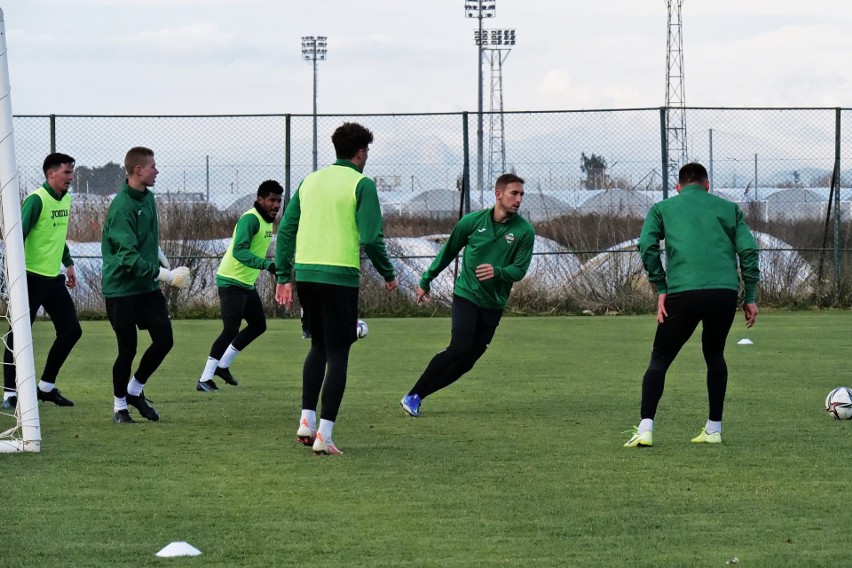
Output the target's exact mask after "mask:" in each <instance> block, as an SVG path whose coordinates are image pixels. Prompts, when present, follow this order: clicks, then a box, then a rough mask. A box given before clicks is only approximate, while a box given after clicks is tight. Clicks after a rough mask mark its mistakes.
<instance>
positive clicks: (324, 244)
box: [275, 122, 399, 454]
mask: <svg viewBox="0 0 852 568" xmlns="http://www.w3.org/2000/svg"><path fill="white" fill-rule="evenodd" d="M331 141H332V143H333V144H334V151H335V154H336V155H337V161H336V162H334V164H332V165H330V166H328V167H325V168H322V169H320V170H317V171H315V172H314V173H312V174H310V175H308V176H307V177H306V178H305V179H304V180H303V181H302V183H301V184H300V185H299V189H298V190H297V191H296V193H295V194H294V195H293V199H292V201H290V203H289V204H288V205H287V210H286V211H285V212H284V219H283V220H282V221H281V225H280V226H279V227H278V241H277V243H276V249H275V265H276V267H277V271H278V285H277V286H276V289H275V299H276V300H277V301H278V303H279V304H284V305H285V306H287V307H288V308H289V307H290V306H291V305H292V302H293V283H292V282H291V281H290V280H291V276H292V272H293V268H294V267H295V271H296V289H297V291H298V293H299V302H300V303H301V304H302V307H303V308H304V310H305V320H306V321H307V325H308V328H309V329H308V330H309V331H310V335H311V350H310V351H309V352H308V355H307V357H305V364H304V367H303V369H302V416H301V419H300V421H299V428H298V430H297V431H296V437H297V439H298V440H299V441H300V442H301V443H303V444H305V445H310V446H312V448H313V451H314V453H316V454H342V453H343V452H341V451H340V450H339V449H337V446H335V445H334V442H332V439H331V433H332V428H333V427H334V422H335V420H337V413H338V410H339V409H340V403H341V401H342V400H343V392H344V390H345V389H346V374H347V370H348V366H349V349H350V348H351V346H352V343H354V342H355V340H356V334H355V333H356V332H355V328H356V324H357V322H358V289H359V286H360V282H361V257H360V247H359V244H362V245H363V246H364V252H365V253H366V254H367V257H369V259H370V261H371V262H372V263H373V266H374V267H375V268H376V270H377V271H378V272H379V274H381V275H382V277H383V278H384V279H385V288H386V289H387V290H394V289H396V287H397V286H398V285H399V283H398V282H397V280H396V276H394V270H393V265H392V264H391V263H390V259H389V258H388V253H387V250H386V249H385V241H384V237H383V235H382V211H381V208H380V207H379V197H378V193H377V190H376V184H375V182H374V181H373V180H371V179H370V178H368V177H367V176H365V175H364V174H363V173H362V172H363V171H364V165H365V164H366V163H367V154H368V150H369V145H370V144H371V143H372V142H373V133H372V132H370V131H369V130H367V129H366V128H364V127H363V126H361V125H360V124H356V123H352V122H347V123H345V124H343V126H341V127H339V128H338V129H337V130H335V131H334V135H333V136H332V137H331ZM294 253H295V261H294ZM320 394H322V412H321V414H320V423H319V429H317V427H316V408H317V403H318V402H319V398H320Z"/></svg>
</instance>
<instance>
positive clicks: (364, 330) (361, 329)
mask: <svg viewBox="0 0 852 568" xmlns="http://www.w3.org/2000/svg"><path fill="white" fill-rule="evenodd" d="M369 332H370V330H369V328H368V327H367V322H365V321H364V320H358V325H356V326H355V334H356V335H357V336H358V339H364V338H365V337H367V334H368V333H369Z"/></svg>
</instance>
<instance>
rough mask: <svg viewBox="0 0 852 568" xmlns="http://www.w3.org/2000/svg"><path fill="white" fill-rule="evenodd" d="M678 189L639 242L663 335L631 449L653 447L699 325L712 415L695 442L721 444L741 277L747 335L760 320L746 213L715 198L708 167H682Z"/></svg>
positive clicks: (656, 209)
mask: <svg viewBox="0 0 852 568" xmlns="http://www.w3.org/2000/svg"><path fill="white" fill-rule="evenodd" d="M678 182H679V183H678V186H677V191H678V195H676V196H674V197H672V198H670V199H666V200H664V201H660V202H659V203H655V204H654V205H653V207H651V210H650V211H649V212H648V215H647V217H646V218H645V223H644V225H643V226H642V233H641V235H640V237H639V254H640V255H641V256H642V262H643V264H644V265H645V270H646V271H647V272H648V280H650V281H651V283H652V284H653V285H654V286H655V287H656V289H657V332H656V335H655V336H654V347H653V349H652V351H651V362H650V363H649V364H648V369H647V370H646V371H645V376H644V377H643V379H642V406H641V409H640V413H641V421H640V422H639V426H638V427H637V428H636V432H635V433H634V434H633V436H631V437H630V439H629V440H628V441H627V443H626V444H624V446H625V447H627V448H635V447H641V446H652V445H654V442H653V431H654V417H655V415H656V413H657V405H658V404H659V402H660V398H661V397H662V396H663V388H664V387H665V382H666V371H667V370H668V368H669V366H670V365H671V364H672V362H673V361H674V360H675V357H677V354H678V352H679V351H680V349H681V347H683V345H684V344H685V343H686V342H687V340H688V339H689V338H690V336H691V335H692V333H693V332H694V331H695V328H696V327H697V326H698V323H699V322H701V323H702V325H703V331H702V332H701V349H702V351H703V352H704V361H705V362H706V364H707V397H708V400H709V407H710V412H709V416H708V419H707V422H706V424H705V426H704V429H702V430H701V433H700V434H699V435H698V436H696V437H695V438H693V439H692V441H693V442H694V443H696V444H700V443H707V444H718V443H721V442H722V410H723V406H724V404H725V391H726V389H727V386H728V366H727V364H726V363H725V340H726V339H727V338H728V332H729V331H730V329H731V324H732V323H733V322H734V316H735V315H736V313H737V294H738V291H739V286H740V274H739V273H742V280H743V284H744V286H745V298H744V300H743V312H744V313H745V320H746V327H751V326H753V325H754V323H755V321H756V320H757V303H756V297H757V283H758V281H759V280H760V268H759V264H758V263H759V251H758V248H757V243H755V241H754V236H753V235H752V234H751V230H750V229H749V228H748V225H746V222H745V215H743V212H742V209H740V207H739V205H737V204H736V203H733V202H731V201H728V200H726V199H722V198H721V197H718V196H716V195H711V194H710V193H708V192H709V190H710V181H709V180H708V177H707V170H706V169H705V168H704V166H702V165H701V164H696V163H692V164H686V165H685V166H683V167H682V168H681V169H680V172H679V174H678ZM662 240H665V242H666V255H667V257H668V264H667V267H666V269H664V268H663V263H662V261H661V259H660V241H662ZM738 260H739V273H738V271H737V261H738Z"/></svg>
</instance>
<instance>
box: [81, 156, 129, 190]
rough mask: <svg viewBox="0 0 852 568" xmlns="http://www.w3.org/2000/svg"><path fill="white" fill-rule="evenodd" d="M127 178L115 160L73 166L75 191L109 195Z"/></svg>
mask: <svg viewBox="0 0 852 568" xmlns="http://www.w3.org/2000/svg"><path fill="white" fill-rule="evenodd" d="M126 178H127V174H126V173H125V172H124V168H123V167H122V166H120V165H119V164H116V163H115V162H107V164H106V165H103V166H95V167H93V168H89V167H86V166H77V167H76V168H74V189H75V190H76V192H77V193H94V194H97V195H109V194H110V193H115V192H116V191H118V189H119V188H120V187H121V184H122V182H124V180H125V179H126Z"/></svg>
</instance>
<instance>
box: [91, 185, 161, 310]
mask: <svg viewBox="0 0 852 568" xmlns="http://www.w3.org/2000/svg"><path fill="white" fill-rule="evenodd" d="M159 232H160V227H159V222H158V221H157V205H156V203H154V194H153V193H151V192H150V191H149V190H147V189H145V190H144V191H139V190H136V189H133V188H132V187H130V186H129V185H127V183H126V182H125V183H124V185H122V186H121V189H120V190H119V191H118V193H117V194H116V196H115V198H114V199H113V200H112V203H110V206H109V211H107V215H106V220H105V221H104V229H103V234H102V236H101V255H102V256H103V269H102V276H103V278H102V281H101V288H102V291H103V294H104V297H106V298H118V297H122V296H135V295H139V294H145V293H147V292H153V291H154V290H157V289H158V288H159V287H160V283H159V282H158V281H157V280H156V278H157V275H158V274H159V273H160V263H159V261H158V259H157V249H158V248H159V245H160V236H159Z"/></svg>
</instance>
